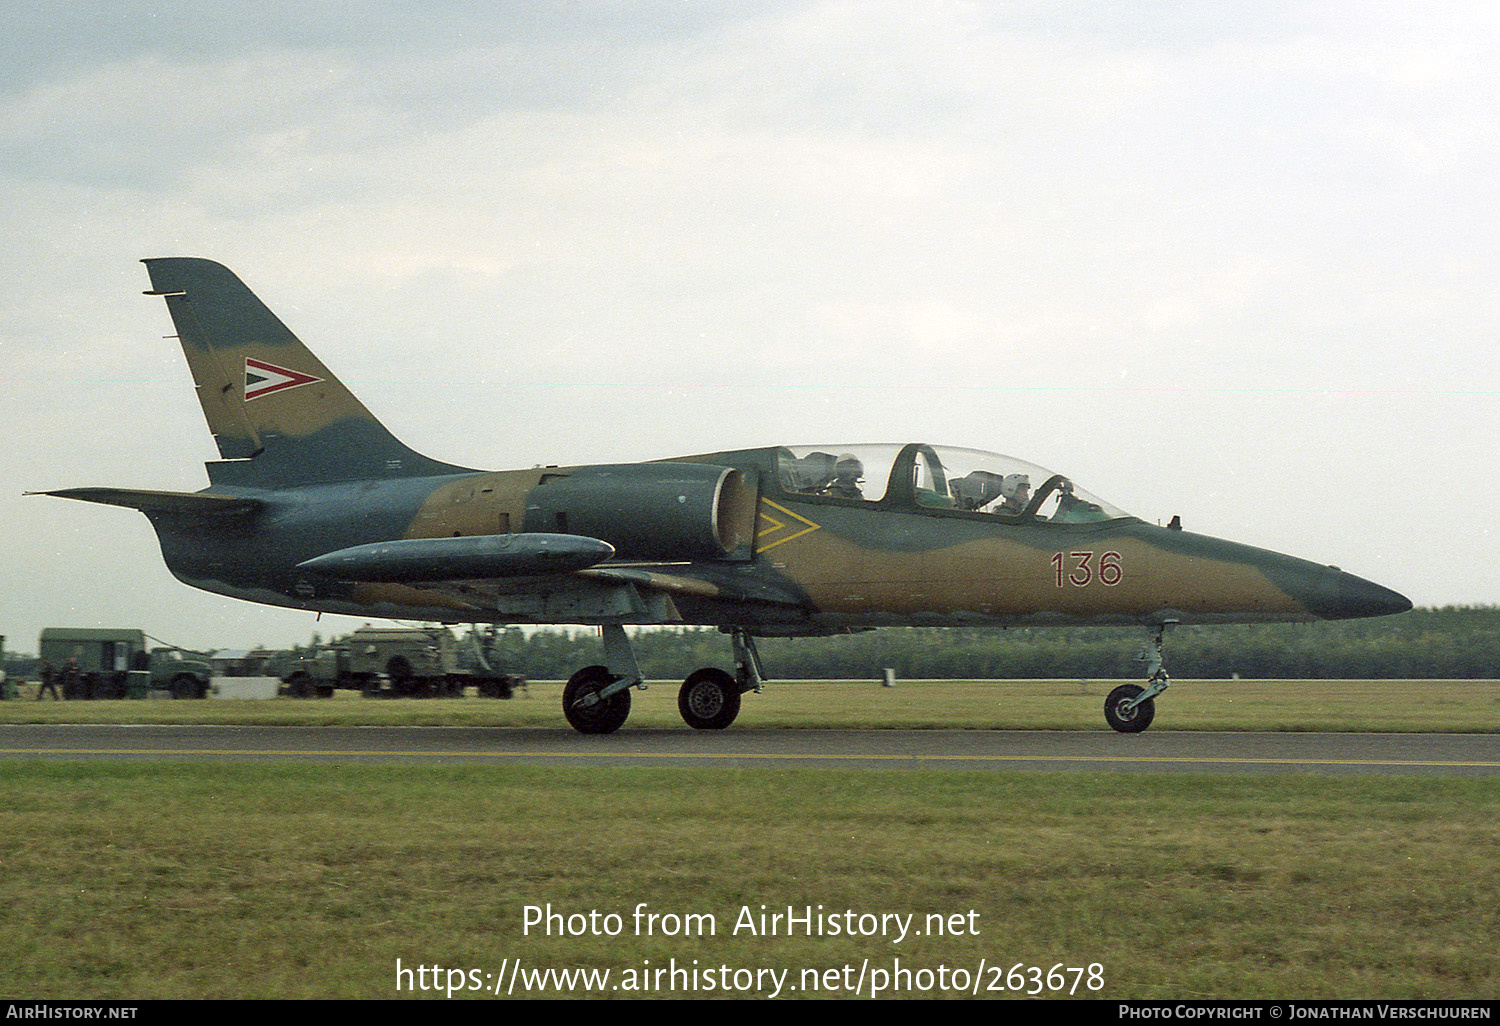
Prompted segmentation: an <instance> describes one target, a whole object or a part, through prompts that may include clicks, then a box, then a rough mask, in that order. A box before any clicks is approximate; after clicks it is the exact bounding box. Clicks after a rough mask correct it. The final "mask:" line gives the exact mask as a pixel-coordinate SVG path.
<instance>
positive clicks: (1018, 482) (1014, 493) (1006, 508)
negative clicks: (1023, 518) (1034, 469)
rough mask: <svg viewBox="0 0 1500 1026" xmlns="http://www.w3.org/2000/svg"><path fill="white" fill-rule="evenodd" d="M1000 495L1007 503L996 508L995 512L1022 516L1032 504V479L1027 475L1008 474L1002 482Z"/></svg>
mask: <svg viewBox="0 0 1500 1026" xmlns="http://www.w3.org/2000/svg"><path fill="white" fill-rule="evenodd" d="M1000 494H1001V495H1002V496H1004V497H1005V501H1004V502H1002V503H1001V504H1000V505H999V506H997V507H996V508H995V512H996V513H1008V514H1010V515H1011V516H1020V515H1021V514H1022V513H1024V512H1026V507H1027V506H1028V505H1029V504H1030V503H1031V479H1030V478H1029V477H1027V476H1026V475H1025V474H1006V475H1005V478H1004V480H1002V481H1001V482H1000Z"/></svg>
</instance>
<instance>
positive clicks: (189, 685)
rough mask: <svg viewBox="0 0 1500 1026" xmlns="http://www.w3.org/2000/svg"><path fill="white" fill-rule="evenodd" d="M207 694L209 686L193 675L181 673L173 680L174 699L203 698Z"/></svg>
mask: <svg viewBox="0 0 1500 1026" xmlns="http://www.w3.org/2000/svg"><path fill="white" fill-rule="evenodd" d="M207 694H208V687H207V685H205V684H204V683H203V682H202V681H200V680H199V679H198V678H197V677H194V676H193V675H191V674H188V673H179V674H178V675H177V676H175V677H173V678H172V697H173V698H203V697H205V696H207Z"/></svg>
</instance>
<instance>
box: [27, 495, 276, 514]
mask: <svg viewBox="0 0 1500 1026" xmlns="http://www.w3.org/2000/svg"><path fill="white" fill-rule="evenodd" d="M26 494H27V495H55V496H57V497H58V498H59V499H78V500H79V501H81V502H100V503H103V504H104V505H106V506H124V507H126V508H127V509H138V510H140V511H141V512H142V513H175V514H185V515H192V516H202V515H210V516H212V515H220V516H225V515H236V514H238V515H246V514H250V513H257V512H259V511H260V510H261V509H262V508H264V505H265V504H264V503H262V502H261V501H260V500H259V499H247V498H242V497H240V496H238V495H214V494H211V493H208V492H155V491H148V490H146V489H141V488H63V489H60V490H58V491H55V492H27V493H26Z"/></svg>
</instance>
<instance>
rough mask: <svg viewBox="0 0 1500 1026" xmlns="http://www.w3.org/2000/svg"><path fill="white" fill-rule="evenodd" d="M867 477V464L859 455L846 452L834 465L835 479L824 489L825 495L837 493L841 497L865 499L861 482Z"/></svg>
mask: <svg viewBox="0 0 1500 1026" xmlns="http://www.w3.org/2000/svg"><path fill="white" fill-rule="evenodd" d="M864 477H865V465H864V464H863V463H861V462H860V461H859V459H858V457H856V456H853V455H850V454H847V453H846V454H845V455H843V456H840V457H839V459H838V462H837V463H835V464H834V465H833V481H832V482H830V483H829V485H828V487H827V488H826V489H824V491H823V494H824V495H836V496H838V497H839V498H841V499H863V498H864V497H865V493H864V491H863V490H862V489H861V488H860V482H862V481H863V480H864Z"/></svg>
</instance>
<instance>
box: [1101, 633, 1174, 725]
mask: <svg viewBox="0 0 1500 1026" xmlns="http://www.w3.org/2000/svg"><path fill="white" fill-rule="evenodd" d="M1176 622H1177V621H1176V620H1167V621H1165V622H1163V623H1161V624H1158V625H1157V628H1156V634H1155V636H1154V637H1153V638H1152V641H1151V645H1150V647H1149V648H1147V649H1146V653H1145V658H1146V669H1147V670H1148V671H1149V676H1148V678H1147V680H1146V686H1145V687H1141V686H1140V685H1138V684H1121V685H1120V686H1119V687H1117V688H1115V689H1114V690H1113V691H1111V692H1110V693H1109V697H1108V698H1106V699H1105V700H1104V719H1105V721H1106V722H1108V723H1109V725H1110V726H1111V727H1113V728H1114V729H1115V730H1118V731H1119V732H1120V733H1122V734H1139V733H1140V732H1141V731H1143V730H1145V729H1146V728H1147V727H1149V726H1151V721H1152V720H1153V719H1155V718H1156V702H1155V698H1156V696H1157V695H1159V694H1161V693H1162V692H1163V691H1165V690H1167V688H1168V687H1169V686H1170V685H1171V683H1172V678H1171V677H1169V676H1167V671H1166V670H1164V669H1163V668H1162V665H1161V656H1162V642H1163V640H1164V639H1165V637H1166V633H1167V628H1168V627H1171V626H1172V625H1173V624H1174V623H1176Z"/></svg>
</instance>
